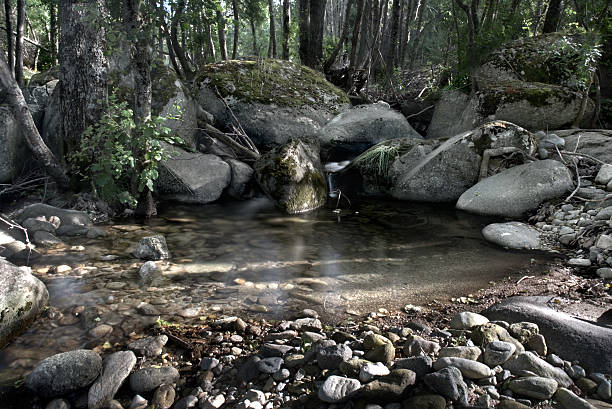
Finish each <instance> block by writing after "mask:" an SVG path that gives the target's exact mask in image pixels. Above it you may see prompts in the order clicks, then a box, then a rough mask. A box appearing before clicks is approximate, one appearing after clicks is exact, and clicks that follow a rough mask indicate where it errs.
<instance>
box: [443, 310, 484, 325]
mask: <svg viewBox="0 0 612 409" xmlns="http://www.w3.org/2000/svg"><path fill="white" fill-rule="evenodd" d="M487 322H489V319H488V318H487V317H485V316H484V315H480V314H476V313H474V312H468V311H464V312H460V313H458V314H456V315H454V316H453V318H452V319H451V322H450V327H451V328H452V329H472V328H474V327H476V326H478V325H482V324H486V323H487Z"/></svg>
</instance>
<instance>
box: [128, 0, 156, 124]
mask: <svg viewBox="0 0 612 409" xmlns="http://www.w3.org/2000/svg"><path fill="white" fill-rule="evenodd" d="M125 6H126V7H125V25H126V30H127V35H128V39H130V41H131V47H130V48H131V50H130V51H131V60H132V73H133V75H134V95H133V98H134V99H133V103H132V106H133V107H134V122H135V123H136V124H139V123H142V122H145V121H146V120H148V119H150V118H151V64H152V55H151V54H152V50H151V44H150V40H151V35H150V34H151V33H150V27H149V26H148V25H147V24H145V22H144V21H143V18H142V13H141V8H142V0H127V1H126V2H125Z"/></svg>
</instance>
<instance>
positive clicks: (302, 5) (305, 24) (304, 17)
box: [297, 0, 310, 65]
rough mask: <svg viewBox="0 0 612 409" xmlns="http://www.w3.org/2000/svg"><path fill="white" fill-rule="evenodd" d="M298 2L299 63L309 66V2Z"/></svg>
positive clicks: (299, 0) (304, 0)
mask: <svg viewBox="0 0 612 409" xmlns="http://www.w3.org/2000/svg"><path fill="white" fill-rule="evenodd" d="M297 1H298V9H299V11H298V19H299V21H298V25H299V40H300V41H299V54H300V61H301V62H302V64H304V65H309V62H310V61H309V60H308V57H309V50H310V46H309V43H310V29H309V27H310V1H309V0H297Z"/></svg>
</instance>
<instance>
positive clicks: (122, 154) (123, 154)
mask: <svg viewBox="0 0 612 409" xmlns="http://www.w3.org/2000/svg"><path fill="white" fill-rule="evenodd" d="M177 112H178V114H177V115H176V116H171V117H163V116H153V117H151V118H150V119H148V120H146V121H144V122H143V123H140V124H136V123H135V122H134V115H133V111H132V110H131V109H130V108H128V104H127V102H119V101H118V100H117V97H116V96H115V95H114V94H113V95H112V96H111V97H110V98H109V103H108V108H107V111H106V113H105V114H104V115H103V116H102V118H101V119H100V121H99V122H98V123H96V124H94V125H92V126H90V127H89V128H87V130H86V131H85V132H84V133H83V137H82V138H81V143H80V146H79V147H78V149H77V150H76V151H75V152H73V153H72V154H71V155H70V157H69V160H70V162H71V163H72V165H73V168H74V170H75V172H76V173H77V174H78V175H80V176H82V177H83V179H84V180H87V181H89V182H90V183H91V187H92V189H93V190H94V193H95V194H96V195H97V196H98V197H100V198H101V199H103V200H105V201H107V202H109V203H110V204H111V205H119V204H121V205H127V206H130V207H136V205H137V203H138V196H139V195H140V193H142V192H145V189H148V190H149V191H151V192H152V191H153V183H154V181H155V180H156V179H157V177H158V176H159V173H158V165H159V162H161V161H163V160H166V159H168V158H169V157H170V155H171V152H169V151H168V150H167V149H166V148H164V146H163V143H164V142H165V143H167V144H170V145H175V144H179V145H182V144H183V140H182V139H181V138H180V137H178V136H175V135H173V134H172V133H171V129H170V128H168V127H166V126H164V122H165V121H166V120H168V119H177V120H178V119H180V118H179V115H180V110H177Z"/></svg>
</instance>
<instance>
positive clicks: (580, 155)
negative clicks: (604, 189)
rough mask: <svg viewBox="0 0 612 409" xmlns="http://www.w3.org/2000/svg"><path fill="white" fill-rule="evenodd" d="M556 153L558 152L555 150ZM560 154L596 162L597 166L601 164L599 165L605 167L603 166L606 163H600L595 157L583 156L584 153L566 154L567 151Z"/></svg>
mask: <svg viewBox="0 0 612 409" xmlns="http://www.w3.org/2000/svg"><path fill="white" fill-rule="evenodd" d="M557 151H558V148H557ZM560 153H562V154H564V155H568V156H579V157H581V158H584V159H589V160H591V161H593V162H596V163H599V164H601V165H605V164H606V162H604V161H602V160H599V159H597V158H596V157H594V156H591V155H587V154H585V153H576V152H568V151H561V152H560Z"/></svg>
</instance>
